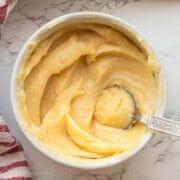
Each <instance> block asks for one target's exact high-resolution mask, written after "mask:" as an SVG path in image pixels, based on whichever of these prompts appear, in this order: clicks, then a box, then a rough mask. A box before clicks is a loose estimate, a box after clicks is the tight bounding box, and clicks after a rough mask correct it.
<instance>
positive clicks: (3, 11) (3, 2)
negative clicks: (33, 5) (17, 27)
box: [0, 0, 18, 35]
mask: <svg viewBox="0 0 180 180" xmlns="http://www.w3.org/2000/svg"><path fill="white" fill-rule="evenodd" d="M17 2H18V0H0V35H1V32H2V30H3V27H4V24H5V22H6V19H7V17H8V15H9V13H10V11H11V10H12V9H13V8H14V6H15V5H16V3H17Z"/></svg>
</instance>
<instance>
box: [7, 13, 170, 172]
mask: <svg viewBox="0 0 180 180" xmlns="http://www.w3.org/2000/svg"><path fill="white" fill-rule="evenodd" d="M85 16H87V17H97V18H104V19H107V20H112V21H113V22H116V23H117V24H118V25H121V26H124V27H125V29H126V28H129V29H130V30H131V32H130V33H132V34H133V33H136V34H138V36H140V37H141V38H142V39H143V40H144V41H145V42H146V44H147V45H148V47H150V49H152V46H151V45H150V43H149V42H147V41H146V39H145V38H144V37H143V36H142V33H140V32H139V30H137V29H136V28H135V27H134V26H132V25H131V24H129V23H127V22H126V21H125V20H122V19H121V18H119V17H115V16H112V15H109V14H106V13H101V12H76V13H70V14H66V15H63V16H59V17H57V18H55V19H53V20H51V21H49V22H48V23H46V24H45V25H43V26H42V27H41V28H39V29H38V30H37V31H35V32H34V33H33V34H32V35H31V36H30V37H29V39H28V40H27V41H26V43H25V44H24V45H23V47H22V49H21V51H20V52H19V55H18V57H17V59H16V62H15V65H14V68H13V72H12V76H11V87H10V88H11V89H10V94H11V104H12V109H13V112H14V115H15V119H16V121H17V123H18V126H19V127H20V129H21V131H22V132H23V134H24V135H25V137H26V138H27V139H28V140H29V141H30V143H31V144H32V145H33V146H34V147H35V149H37V150H38V151H40V152H41V153H42V154H44V155H46V156H47V157H49V158H50V159H52V160H54V161H55V162H58V163H60V164H63V165H66V166H69V167H74V168H79V169H85V170H95V169H103V168H107V167H112V166H114V165H116V164H119V163H122V162H124V161H125V160H127V159H129V158H131V157H132V156H134V155H135V154H136V153H137V152H139V151H140V150H142V149H143V148H144V147H145V145H146V144H147V143H148V142H149V141H150V139H151V138H152V136H153V133H152V132H150V131H149V132H148V133H147V134H146V135H145V136H144V137H143V140H142V142H141V143H140V144H139V145H138V146H137V147H136V148H135V149H133V150H132V151H129V152H127V153H125V154H123V155H119V156H118V155H115V156H110V157H108V158H102V159H104V160H99V161H96V163H85V164H83V163H82V164H81V163H78V162H76V161H72V160H70V159H68V158H67V157H65V158H64V156H62V157H60V156H59V155H58V156H57V155H56V154H55V153H54V152H53V151H52V152H50V151H49V150H46V149H45V148H43V146H40V144H41V142H39V141H38V140H36V138H35V137H34V136H33V135H31V134H30V133H29V132H28V131H26V130H25V127H24V124H23V117H22V115H20V112H19V110H18V105H17V104H18V102H17V101H18V100H17V94H16V92H17V84H18V83H17V74H18V72H19V69H20V66H21V63H22V62H23V56H24V54H25V51H26V49H27V48H28V46H29V42H31V41H32V40H34V39H36V38H37V37H38V36H39V35H40V34H41V33H43V32H44V30H45V31H48V29H49V27H50V28H51V27H53V26H55V25H56V24H59V23H61V22H62V21H66V20H68V19H70V18H77V17H85ZM153 51H154V49H153ZM155 54H156V53H155ZM157 60H158V58H157ZM158 62H159V61H158ZM159 64H160V62H159ZM160 67H161V73H162V75H163V81H164V93H165V94H164V99H163V106H162V113H161V115H163V113H164V110H165V106H166V100H167V82H166V77H165V74H164V71H163V67H162V65H161V64H160Z"/></svg>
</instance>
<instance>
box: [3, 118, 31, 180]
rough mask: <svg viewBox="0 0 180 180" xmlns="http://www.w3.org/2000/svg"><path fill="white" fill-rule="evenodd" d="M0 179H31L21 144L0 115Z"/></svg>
mask: <svg viewBox="0 0 180 180" xmlns="http://www.w3.org/2000/svg"><path fill="white" fill-rule="evenodd" d="M0 180H32V177H31V173H30V169H29V166H28V163H27V161H26V159H25V157H24V152H23V147H22V145H21V144H20V143H19V142H18V141H17V140H16V138H15V137H13V136H12V135H11V134H10V132H9V129H8V127H7V125H6V124H5V122H4V120H3V118H2V116H1V115H0Z"/></svg>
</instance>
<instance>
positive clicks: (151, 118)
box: [133, 115, 180, 136]
mask: <svg viewBox="0 0 180 180" xmlns="http://www.w3.org/2000/svg"><path fill="white" fill-rule="evenodd" d="M133 120H134V121H141V122H143V123H144V124H145V125H146V126H147V127H149V128H151V129H153V130H156V131H160V132H163V133H167V134H171V135H175V136H180V122H177V121H174V120H171V119H168V118H164V117H159V116H156V115H135V116H134V118H133Z"/></svg>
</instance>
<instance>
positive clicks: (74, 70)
mask: <svg viewBox="0 0 180 180" xmlns="http://www.w3.org/2000/svg"><path fill="white" fill-rule="evenodd" d="M152 57H153V56H152ZM152 57H151V56H147V55H146V54H145V53H144V52H142V50H140V49H139V48H138V47H137V46H136V45H135V44H134V43H133V42H131V41H130V40H129V39H128V38H127V37H126V36H125V35H124V34H123V33H121V32H119V31H117V30H115V29H113V28H111V27H109V26H106V25H100V24H93V23H92V24H87V23H82V24H79V25H73V26H69V27H66V28H64V29H61V30H59V31H58V32H55V33H54V34H52V35H51V36H49V37H48V38H46V39H45V40H43V41H42V42H40V43H39V44H38V45H37V47H35V49H34V51H33V52H32V53H31V54H30V56H29V57H28V59H27V61H26V62H25V63H24V64H23V65H22V67H21V70H20V73H19V78H18V81H19V84H20V88H19V91H18V98H19V101H20V109H21V110H22V112H23V114H25V117H26V118H25V119H26V120H27V122H28V126H29V129H30V131H31V133H32V134H33V135H34V136H35V137H37V138H38V139H39V140H40V141H41V142H42V143H44V144H46V145H47V146H48V147H49V148H50V149H52V150H53V151H55V152H57V153H65V154H68V155H72V156H78V157H83V158H102V157H107V156H111V155H114V154H117V153H124V152H126V151H129V150H131V149H132V148H134V147H136V146H137V145H138V144H139V143H140V141H141V139H142V138H143V136H144V135H145V134H146V132H147V128H146V126H145V125H144V124H142V123H136V124H135V125H134V126H133V127H132V128H130V129H125V128H126V127H127V126H128V124H129V122H130V121H131V118H132V116H133V113H134V104H133V101H132V98H131V97H130V96H129V94H128V93H127V92H129V93H130V94H131V95H132V96H133V98H134V101H135V103H136V107H137V110H138V113H140V114H152V113H154V110H155V104H156V97H157V85H156V80H155V75H156V74H157V73H158V67H159V66H158V64H157V62H156V60H155V59H154V58H152Z"/></svg>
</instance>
